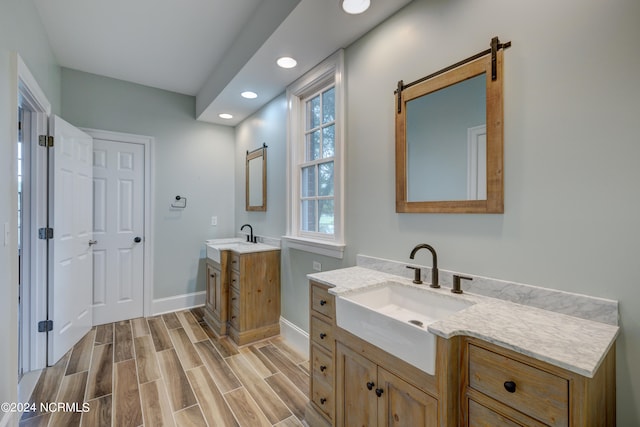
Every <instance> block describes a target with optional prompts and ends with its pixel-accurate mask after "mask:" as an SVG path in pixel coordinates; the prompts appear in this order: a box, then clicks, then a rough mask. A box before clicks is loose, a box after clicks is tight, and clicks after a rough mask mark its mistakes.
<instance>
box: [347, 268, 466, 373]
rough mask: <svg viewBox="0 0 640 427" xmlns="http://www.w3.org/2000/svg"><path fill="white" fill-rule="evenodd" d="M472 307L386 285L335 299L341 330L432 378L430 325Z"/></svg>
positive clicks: (424, 291)
mask: <svg viewBox="0 0 640 427" xmlns="http://www.w3.org/2000/svg"><path fill="white" fill-rule="evenodd" d="M471 304H472V303H471V302H469V301H465V300H461V299H460V297H457V296H455V295H446V294H442V293H440V291H433V290H430V289H428V288H426V289H420V288H416V287H412V286H406V285H403V284H401V283H398V282H393V281H388V282H385V283H384V284H382V285H380V286H375V287H370V288H363V289H362V290H355V291H353V292H349V293H346V294H343V295H338V296H337V297H336V322H337V324H338V326H340V327H341V328H342V329H346V330H347V331H349V332H351V333H352V334H354V335H356V336H358V337H360V338H362V339H364V340H365V341H368V342H370V343H371V344H373V345H375V346H377V347H380V348H381V349H383V350H385V351H386V352H387V353H391V354H392V355H394V356H396V357H398V358H400V359H402V360H404V361H405V362H407V363H409V364H411V365H413V366H415V367H416V368H418V369H421V370H422V371H424V372H426V373H428V374H430V375H434V374H435V370H436V339H435V335H433V334H432V333H431V332H429V331H428V330H427V326H428V325H429V324H430V323H433V322H435V321H438V320H441V319H444V318H446V317H448V316H450V315H451V314H454V313H456V312H458V311H460V310H464V309H465V308H467V307H469V306H470V305H471Z"/></svg>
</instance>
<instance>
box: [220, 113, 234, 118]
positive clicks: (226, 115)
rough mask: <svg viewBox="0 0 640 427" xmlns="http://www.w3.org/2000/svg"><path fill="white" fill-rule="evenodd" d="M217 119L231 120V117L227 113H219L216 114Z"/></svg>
mask: <svg viewBox="0 0 640 427" xmlns="http://www.w3.org/2000/svg"><path fill="white" fill-rule="evenodd" d="M218 117H220V118H221V119H227V120H228V119H233V116H232V115H231V114H229V113H220V114H218Z"/></svg>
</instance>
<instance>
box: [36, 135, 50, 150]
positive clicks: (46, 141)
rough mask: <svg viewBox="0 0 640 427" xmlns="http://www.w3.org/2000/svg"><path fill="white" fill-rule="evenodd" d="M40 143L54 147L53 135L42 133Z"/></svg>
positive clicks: (43, 145)
mask: <svg viewBox="0 0 640 427" xmlns="http://www.w3.org/2000/svg"><path fill="white" fill-rule="evenodd" d="M38 145H39V146H41V147H53V137H52V136H49V135H40V136H39V137H38Z"/></svg>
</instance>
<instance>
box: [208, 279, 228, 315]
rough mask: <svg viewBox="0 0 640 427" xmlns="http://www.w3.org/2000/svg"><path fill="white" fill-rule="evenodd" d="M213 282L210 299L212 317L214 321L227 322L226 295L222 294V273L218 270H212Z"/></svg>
mask: <svg viewBox="0 0 640 427" xmlns="http://www.w3.org/2000/svg"><path fill="white" fill-rule="evenodd" d="M213 281H214V286H213V292H212V294H213V297H212V301H211V304H212V308H211V309H212V311H213V315H214V316H215V318H216V319H218V321H220V322H226V321H227V310H226V304H227V303H226V300H227V295H226V292H224V291H225V290H224V289H223V284H222V272H221V271H220V269H219V268H216V267H214V268H213Z"/></svg>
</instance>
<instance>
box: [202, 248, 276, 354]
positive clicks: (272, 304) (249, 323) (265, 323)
mask: <svg viewBox="0 0 640 427" xmlns="http://www.w3.org/2000/svg"><path fill="white" fill-rule="evenodd" d="M206 264H207V283H206V304H205V316H204V318H205V321H206V322H207V324H208V325H209V326H210V327H211V328H212V329H213V331H214V333H216V334H217V335H218V336H224V335H229V336H230V337H231V339H233V341H235V342H236V344H238V345H245V344H248V343H251V342H253V341H257V340H261V339H264V338H268V337H271V336H274V335H278V334H279V333H280V250H279V249H277V248H274V249H273V250H264V249H263V250H260V251H256V252H248V251H244V252H239V251H234V250H221V251H220V262H219V263H218V262H216V261H214V260H212V259H210V258H207V261H206Z"/></svg>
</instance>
